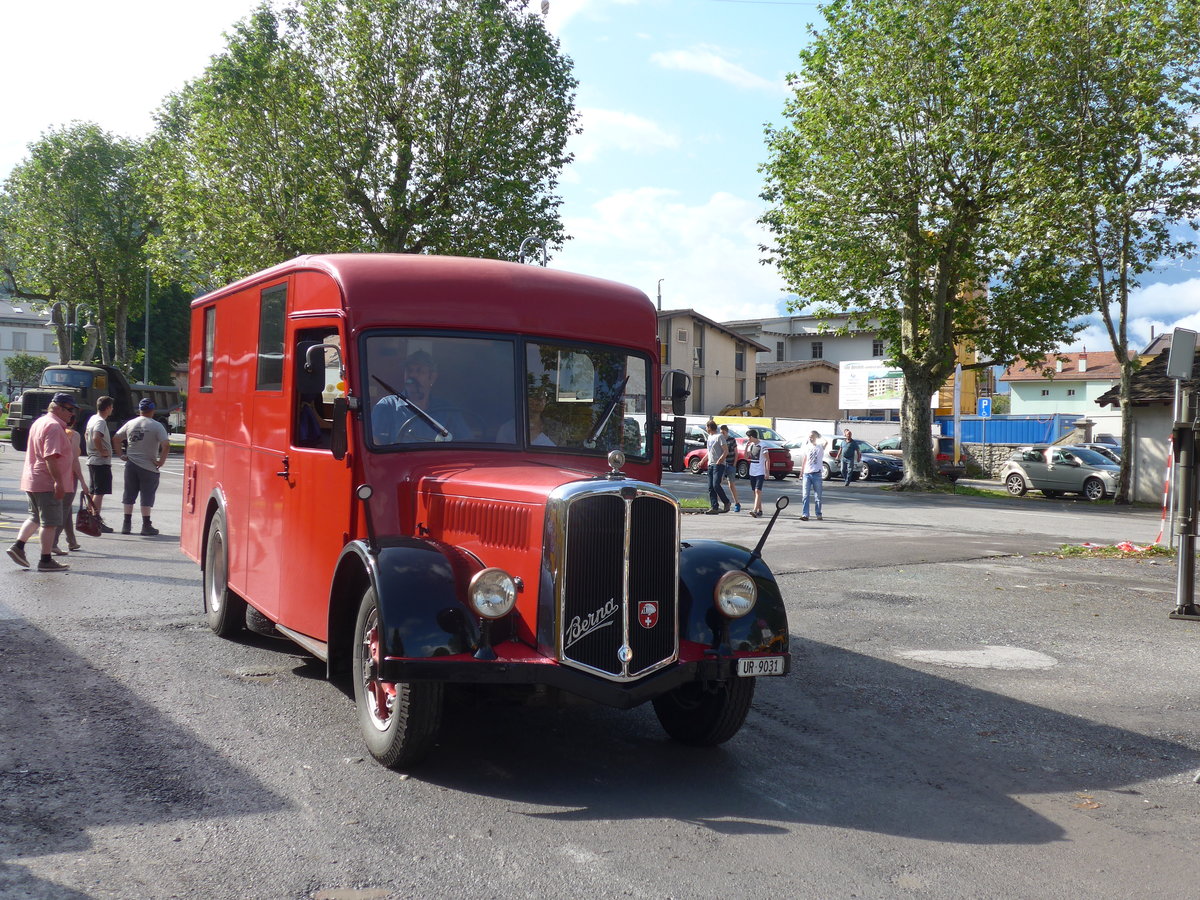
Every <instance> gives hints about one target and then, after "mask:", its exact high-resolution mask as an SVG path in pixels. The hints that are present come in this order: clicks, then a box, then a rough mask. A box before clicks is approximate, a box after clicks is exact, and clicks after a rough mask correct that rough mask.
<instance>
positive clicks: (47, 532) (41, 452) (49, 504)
mask: <svg viewBox="0 0 1200 900" xmlns="http://www.w3.org/2000/svg"><path fill="white" fill-rule="evenodd" d="M76 411H77V406H76V403H75V396H74V395H73V394H68V393H65V392H62V391H60V392H59V393H57V394H55V395H54V397H53V399H51V401H50V407H49V409H47V410H46V414H45V415H44V416H42V417H41V418H39V419H38V420H37V421H36V422H34V423H33V425H32V426H30V428H29V443H28V446H27V447H26V448H25V466H24V468H22V469H21V490H23V491H24V492H25V494H26V496H27V497H28V498H29V518H27V519H26V520H25V521H24V523H22V525H21V528H20V530H19V531H17V540H16V542H15V543H14V544H13V545H12V546H11V547H9V548H8V555H9V557H10V558H11V559H12V561H13V562H15V563H16V564H17V565H18V566H21V567H22V568H25V569H28V568H29V559H28V558H27V557H26V556H25V542H26V541H28V540H29V539H30V538H31V537H33V533H34V532H35V531H37V530H38V529H39V528H40V529H41V535H40V544H41V551H42V552H41V559H39V560H38V565H37V570H38V571H39V572H65V571H66V570H67V569H69V568H70V566H67V565H64V564H62V563H60V562H59V561H58V560H56V559H55V558H54V557H53V556H51V555H50V551H51V548H52V547H53V546H54V535H55V532H57V531H58V529H59V527H60V526H61V525H62V523H63V519H62V517H63V508H62V507H63V504H62V499H63V497H64V496H66V493H67V484H68V483H69V482H70V481H71V480H72V479H71V466H72V458H71V454H72V453H74V452H75V447H74V443H73V441H71V439H70V438H69V437H68V436H67V428H66V426H67V422H68V421H69V420H70V419H71V417H72V416H74V415H75V413H76Z"/></svg>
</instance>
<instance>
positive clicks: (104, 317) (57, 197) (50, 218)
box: [0, 123, 150, 357]
mask: <svg viewBox="0 0 1200 900" xmlns="http://www.w3.org/2000/svg"><path fill="white" fill-rule="evenodd" d="M140 164H141V148H140V146H139V145H138V144H137V143H136V142H132V141H127V140H124V139H122V138H119V137H114V136H113V135H111V134H109V133H108V132H106V131H104V130H103V129H101V128H100V127H99V126H97V125H94V124H91V123H74V124H72V125H70V126H68V127H66V128H63V129H61V130H57V131H50V132H47V133H46V134H44V135H43V136H42V137H41V139H40V140H38V141H36V142H35V143H33V144H32V145H30V149H29V157H28V159H26V160H25V161H24V162H23V163H21V164H20V165H18V166H17V167H16V168H15V169H13V171H12V173H11V174H10V176H9V178H8V180H7V181H6V182H5V183H4V188H3V192H2V194H0V265H2V266H3V271H4V274H5V276H6V279H7V280H8V282H9V287H10V288H11V289H12V291H13V294H14V296H17V297H20V298H22V299H26V300H31V301H34V302H35V303H37V304H40V305H42V306H43V307H44V306H46V305H48V304H52V303H53V302H54V301H58V300H60V301H62V302H63V304H64V306H65V307H66V309H67V312H68V316H67V318H70V319H74V318H76V317H78V318H79V319H80V324H82V321H83V320H85V319H88V318H89V317H88V316H87V315H86V314H85V315H81V314H80V312H79V309H78V307H79V305H81V304H86V305H87V306H89V307H90V308H91V310H92V313H93V314H98V315H99V317H100V321H101V322H104V323H112V322H114V321H115V322H120V321H122V320H123V316H124V310H125V308H126V307H127V305H128V303H129V301H130V298H131V297H133V296H136V295H137V292H138V288H139V286H140V284H141V278H142V272H143V271H144V270H145V263H144V261H143V257H142V247H143V244H144V242H145V239H146V233H147V230H148V228H149V227H150V217H149V215H148V212H147V210H146V206H145V203H144V199H143V195H142V194H141V192H140V191H139V190H138V189H137V178H138V169H139V166H140ZM56 321H58V322H62V321H63V316H62V315H61V310H60V311H59V314H56ZM110 332H111V328H110ZM76 336H77V337H78V336H79V335H78V334H77V335H76ZM66 337H67V336H66V330H65V329H63V328H60V329H59V342H60V344H64V343H65V341H66ZM120 349H121V345H120V343H118V357H120V355H121V354H120ZM64 355H65V356H67V357H69V356H70V355H71V354H70V349H69V348H66V347H65V346H64Z"/></svg>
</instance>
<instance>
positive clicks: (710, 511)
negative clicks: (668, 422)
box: [8, 506, 721, 558]
mask: <svg viewBox="0 0 1200 900" xmlns="http://www.w3.org/2000/svg"><path fill="white" fill-rule="evenodd" d="M704 514H705V515H706V516H719V515H720V514H721V511H720V510H719V509H717V508H716V507H715V506H714V507H713V508H712V509H706V510H705V511H704ZM8 553H9V555H10V556H12V551H11V550H9V551H8ZM14 558H15V557H14Z"/></svg>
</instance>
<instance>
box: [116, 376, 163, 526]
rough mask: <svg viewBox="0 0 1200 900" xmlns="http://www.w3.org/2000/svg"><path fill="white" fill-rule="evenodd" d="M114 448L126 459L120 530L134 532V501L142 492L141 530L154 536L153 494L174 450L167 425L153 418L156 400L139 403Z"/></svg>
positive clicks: (148, 399) (119, 433) (123, 427)
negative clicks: (161, 471)
mask: <svg viewBox="0 0 1200 900" xmlns="http://www.w3.org/2000/svg"><path fill="white" fill-rule="evenodd" d="M113 452H114V453H118V454H120V456H121V459H123V460H125V491H124V495H123V496H122V497H121V502H123V503H124V504H125V518H124V520H123V521H122V523H121V534H131V533H132V532H133V504H134V501H135V500H137V499H138V496H139V495H140V496H141V499H142V530H141V534H143V535H146V536H148V537H153V536H154V535H156V534H158V529H157V528H155V527H154V526H153V525H152V524H150V511H151V510H152V509H153V508H154V495H155V494H156V493H157V492H158V481H159V472H158V470H159V469H161V468H162V467H163V463H165V462H166V461H167V454H168V453H170V452H171V440H170V438H168V437H167V429H166V428H164V427H163V426H162V423H161V422H159V421H158V420H157V419H155V418H154V401H153V400H151V399H150V398H149V397H147V398H146V399H144V400H142V402H141V403H139V404H138V415H137V417H136V418H133V419H130V420H129V421H128V422H126V423H125V424H124V425H122V426H121V430H120V431H118V432H117V434H116V438H115V439H114V441H113Z"/></svg>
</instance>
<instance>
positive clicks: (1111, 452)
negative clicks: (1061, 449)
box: [1072, 443, 1121, 466]
mask: <svg viewBox="0 0 1200 900" xmlns="http://www.w3.org/2000/svg"><path fill="white" fill-rule="evenodd" d="M1072 446H1075V447H1085V448H1087V449H1088V450H1095V451H1096V452H1097V453H1099V454H1100V455H1101V456H1104V457H1107V458H1108V459H1109V460H1111V461H1112V462H1113V463H1114V464H1115V465H1118V466H1119V465H1120V464H1121V445H1120V444H1096V443H1093V444H1073V445H1072Z"/></svg>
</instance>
